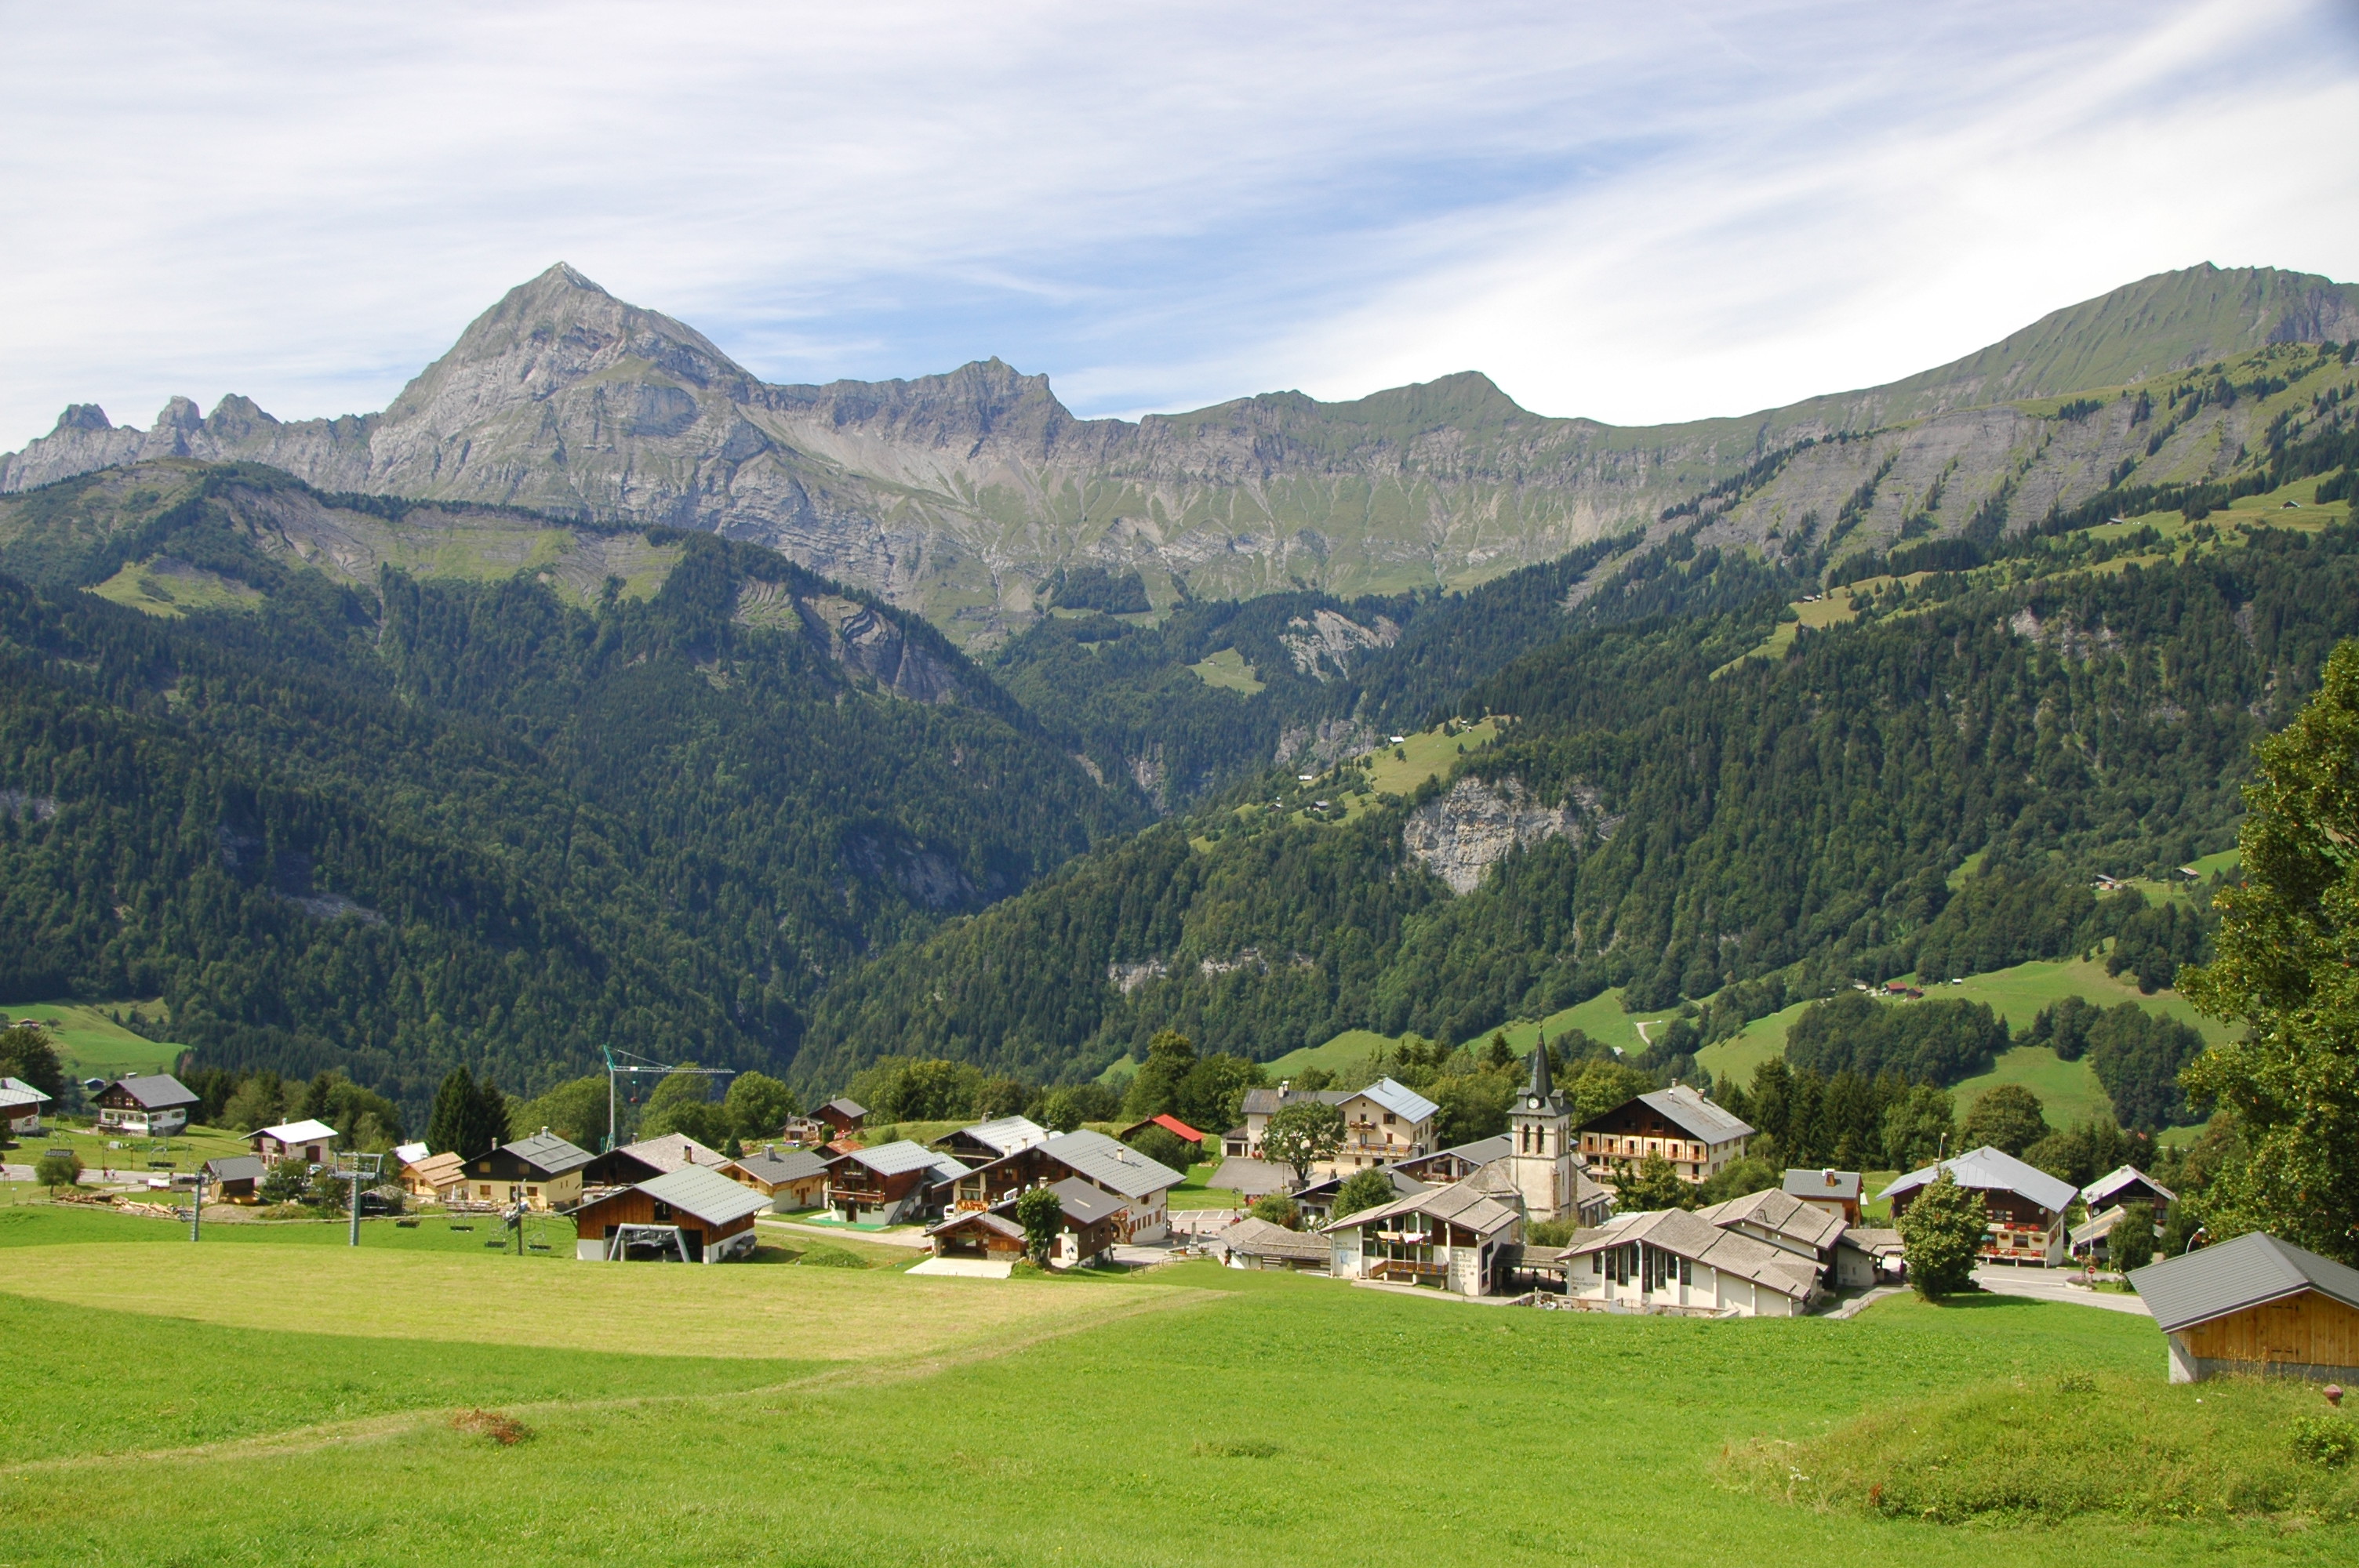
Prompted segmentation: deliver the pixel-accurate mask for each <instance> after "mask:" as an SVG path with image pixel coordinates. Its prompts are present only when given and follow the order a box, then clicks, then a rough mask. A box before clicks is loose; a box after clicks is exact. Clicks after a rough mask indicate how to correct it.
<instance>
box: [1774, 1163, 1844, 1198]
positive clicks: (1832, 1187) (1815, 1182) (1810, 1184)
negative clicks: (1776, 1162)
mask: <svg viewBox="0 0 2359 1568" xmlns="http://www.w3.org/2000/svg"><path fill="white" fill-rule="evenodd" d="M1859 1189H1860V1174H1859V1173H1858V1172H1857V1171H1828V1170H1809V1171H1801V1170H1794V1171H1788V1172H1787V1173H1786V1186H1785V1190H1786V1191H1787V1192H1788V1193H1790V1194H1792V1195H1794V1196H1796V1197H1798V1198H1835V1199H1838V1200H1844V1201H1849V1202H1852V1203H1856V1202H1858V1201H1859Z"/></svg>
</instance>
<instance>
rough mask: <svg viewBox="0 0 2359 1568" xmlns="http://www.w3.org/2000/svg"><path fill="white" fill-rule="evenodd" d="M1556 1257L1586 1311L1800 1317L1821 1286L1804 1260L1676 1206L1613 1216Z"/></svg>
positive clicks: (1571, 1296) (1569, 1291)
mask: <svg viewBox="0 0 2359 1568" xmlns="http://www.w3.org/2000/svg"><path fill="white" fill-rule="evenodd" d="M1842 1223H1843V1222H1842V1221H1841V1220H1836V1221H1834V1224H1836V1225H1837V1226H1838V1227H1839V1226H1841V1225H1842ZM1558 1257H1559V1259H1560V1260H1561V1262H1562V1263H1563V1266H1564V1271H1565V1295H1566V1297H1567V1300H1568V1301H1569V1302H1570V1303H1571V1304H1573V1305H1576V1306H1582V1307H1586V1308H1589V1309H1590V1310H1592V1311H1600V1310H1602V1311H1606V1312H1644V1313H1663V1314H1671V1315H1674V1316H1681V1317H1799V1316H1801V1315H1802V1314H1804V1313H1806V1312H1808V1311H1809V1310H1810V1303H1811V1301H1812V1299H1813V1298H1814V1297H1816V1296H1817V1295H1818V1294H1819V1292H1820V1284H1819V1270H1818V1267H1817V1265H1816V1264H1815V1263H1814V1262H1813V1261H1812V1260H1810V1259H1808V1258H1804V1257H1798V1256H1797V1255H1796V1254H1795V1253H1793V1252H1792V1251H1790V1250H1788V1249H1786V1248H1783V1247H1777V1246H1772V1245H1770V1244H1769V1243H1767V1242H1766V1241H1761V1240H1758V1239H1756V1238H1754V1237H1752V1236H1748V1235H1745V1234H1743V1233H1742V1232H1740V1231H1738V1230H1735V1229H1732V1228H1730V1227H1726V1226H1720V1225H1714V1224H1712V1222H1711V1221H1710V1220H1708V1219H1706V1218H1704V1217H1703V1216H1702V1215H1701V1214H1689V1213H1686V1212H1685V1211H1683V1210H1680V1209H1675V1208H1674V1209H1662V1210H1658V1211H1656V1212H1653V1213H1647V1214H1627V1215H1617V1216H1615V1217H1614V1218H1613V1219H1611V1220H1608V1221H1607V1222H1606V1223H1605V1224H1604V1225H1603V1226H1602V1227H1599V1228H1598V1229H1595V1230H1584V1231H1582V1232H1580V1233H1579V1234H1577V1235H1576V1236H1574V1238H1573V1240H1572V1245H1571V1246H1570V1247H1568V1248H1566V1249H1564V1250H1563V1251H1562V1252H1560V1253H1559V1254H1558Z"/></svg>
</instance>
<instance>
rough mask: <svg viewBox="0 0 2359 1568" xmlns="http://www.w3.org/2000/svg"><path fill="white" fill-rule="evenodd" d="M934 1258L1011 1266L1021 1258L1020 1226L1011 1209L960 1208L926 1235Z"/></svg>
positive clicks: (1022, 1238) (1022, 1250)
mask: <svg viewBox="0 0 2359 1568" xmlns="http://www.w3.org/2000/svg"><path fill="white" fill-rule="evenodd" d="M926 1238H927V1239H928V1240H929V1241H930V1242H932V1243H933V1249H934V1256H935V1257H937V1258H982V1259H985V1260H990V1261H993V1262H1004V1263H1013V1262H1016V1261H1017V1260H1020V1259H1022V1257H1023V1256H1024V1227H1022V1226H1021V1225H1018V1224H1017V1223H1016V1211H1015V1208H1014V1206H1012V1205H1008V1206H1002V1207H999V1208H967V1209H960V1210H958V1211H956V1212H955V1213H953V1214H951V1216H950V1217H948V1218H946V1219H942V1220H940V1221H938V1222H937V1223H936V1224H935V1225H933V1226H932V1227H930V1228H929V1229H928V1230H927V1232H926Z"/></svg>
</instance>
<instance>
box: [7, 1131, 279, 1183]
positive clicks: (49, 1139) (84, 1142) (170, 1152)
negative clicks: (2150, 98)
mask: <svg viewBox="0 0 2359 1568" xmlns="http://www.w3.org/2000/svg"><path fill="white" fill-rule="evenodd" d="M43 1125H44V1128H45V1130H43V1131H42V1132H41V1133H40V1134H39V1135H38V1137H34V1138H20V1139H18V1140H17V1141H16V1149H15V1150H14V1151H13V1152H11V1154H10V1156H9V1157H10V1159H11V1160H13V1161H15V1162H17V1163H19V1164H25V1163H29V1162H31V1161H32V1160H34V1159H36V1158H38V1151H40V1150H45V1149H71V1150H72V1151H73V1152H75V1153H77V1154H79V1155H81V1156H82V1169H83V1170H84V1171H85V1172H87V1173H88V1174H87V1175H86V1176H85V1177H84V1178H83V1181H84V1184H85V1185H90V1184H96V1183H97V1182H98V1180H99V1173H100V1172H101V1171H103V1170H112V1171H113V1172H114V1175H115V1178H116V1179H117V1180H118V1181H125V1182H127V1181H131V1180H133V1179H135V1178H137V1177H144V1176H146V1175H147V1174H148V1172H149V1162H151V1161H154V1160H169V1161H170V1162H172V1164H171V1168H172V1169H173V1170H175V1171H193V1170H195V1169H196V1168H197V1167H198V1166H199V1165H201V1164H203V1163H204V1162H206V1161H208V1160H222V1159H228V1158H231V1157H234V1156H235V1155H239V1154H251V1153H253V1152H254V1150H253V1148H252V1147H251V1146H250V1145H249V1144H248V1143H247V1142H246V1141H245V1138H244V1137H243V1136H241V1135H240V1134H238V1133H235V1132H230V1131H227V1130H223V1129H222V1128H218V1127H190V1128H188V1129H186V1130H183V1131H181V1132H178V1133H175V1134H173V1135H172V1137H171V1138H169V1139H168V1140H166V1141H164V1144H165V1146H164V1152H162V1153H160V1154H158V1153H155V1152H153V1151H154V1150H155V1148H156V1144H157V1141H156V1140H154V1139H151V1138H116V1137H111V1136H109V1135H107V1134H105V1133H103V1132H98V1131H94V1130H92V1129H90V1128H86V1127H68V1126H65V1125H64V1124H62V1123H60V1122H59V1121H58V1120H57V1119H54V1118H47V1119H44V1123H43ZM27 1151H34V1152H32V1153H27Z"/></svg>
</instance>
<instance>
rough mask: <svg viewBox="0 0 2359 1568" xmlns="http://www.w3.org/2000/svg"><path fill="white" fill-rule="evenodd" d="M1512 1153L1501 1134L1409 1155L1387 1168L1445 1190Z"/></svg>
mask: <svg viewBox="0 0 2359 1568" xmlns="http://www.w3.org/2000/svg"><path fill="white" fill-rule="evenodd" d="M1514 1152H1516V1141H1515V1140H1514V1139H1512V1138H1510V1137H1508V1136H1507V1135H1506V1133H1504V1132H1502V1133H1500V1134H1498V1135H1497V1136H1496V1137H1494V1138H1478V1139H1476V1140H1475V1141H1473V1142H1472V1143H1458V1144H1453V1145H1451V1147H1450V1148H1447V1149H1436V1150H1435V1151H1434V1152H1432V1153H1430V1154H1412V1155H1410V1156H1409V1157H1408V1159H1406V1160H1396V1161H1394V1162H1393V1163H1392V1166H1391V1168H1392V1169H1393V1170H1396V1171H1397V1172H1399V1173H1401V1174H1402V1175H1404V1176H1408V1177H1410V1178H1412V1179H1413V1180H1416V1181H1420V1182H1423V1183H1424V1184H1426V1185H1428V1186H1431V1187H1446V1186H1448V1185H1449V1184H1451V1183H1452V1182H1462V1181H1464V1180H1465V1179H1466V1178H1467V1177H1469V1176H1471V1175H1473V1173H1475V1172H1477V1171H1479V1170H1481V1169H1482V1168H1483V1167H1484V1166H1485V1165H1487V1164H1489V1163H1490V1162H1492V1161H1494V1160H1504V1159H1506V1157H1507V1156H1508V1155H1510V1154H1512V1153H1514Z"/></svg>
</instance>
